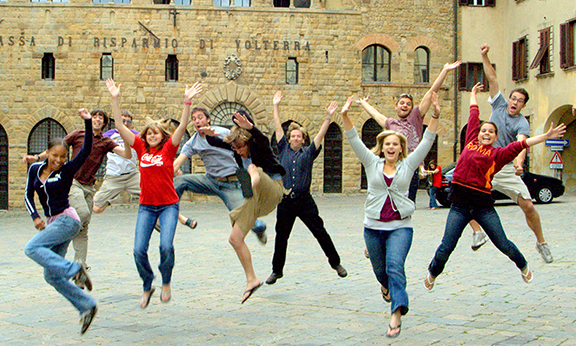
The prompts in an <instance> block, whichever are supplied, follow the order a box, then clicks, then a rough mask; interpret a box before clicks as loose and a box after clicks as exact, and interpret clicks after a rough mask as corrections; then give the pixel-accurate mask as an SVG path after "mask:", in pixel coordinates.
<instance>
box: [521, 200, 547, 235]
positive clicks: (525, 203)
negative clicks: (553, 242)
mask: <svg viewBox="0 0 576 346" xmlns="http://www.w3.org/2000/svg"><path fill="white" fill-rule="evenodd" d="M518 205H519V206H520V208H521V209H522V211H523V212H524V215H525V216H526V223H527V224H528V227H530V229H532V232H534V235H535V236H536V240H538V243H540V244H543V243H545V242H546V240H545V239H544V234H542V224H541V223H540V215H539V214H538V212H537V211H536V208H534V204H533V203H532V201H531V200H528V199H524V198H522V196H518Z"/></svg>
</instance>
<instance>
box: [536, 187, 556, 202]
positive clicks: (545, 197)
mask: <svg viewBox="0 0 576 346" xmlns="http://www.w3.org/2000/svg"><path fill="white" fill-rule="evenodd" d="M553 198H554V196H553V195H552V190H550V188H549V187H548V186H543V187H541V188H540V190H538V193H537V194H536V201H537V202H538V203H544V204H546V203H550V202H552V199H553Z"/></svg>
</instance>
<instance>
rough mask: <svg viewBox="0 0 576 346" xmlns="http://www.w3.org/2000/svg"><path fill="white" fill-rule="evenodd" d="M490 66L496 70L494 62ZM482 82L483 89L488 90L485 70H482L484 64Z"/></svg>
mask: <svg viewBox="0 0 576 346" xmlns="http://www.w3.org/2000/svg"><path fill="white" fill-rule="evenodd" d="M492 68H494V71H496V64H492ZM482 84H484V91H490V82H489V81H488V78H487V77H486V72H484V66H482Z"/></svg>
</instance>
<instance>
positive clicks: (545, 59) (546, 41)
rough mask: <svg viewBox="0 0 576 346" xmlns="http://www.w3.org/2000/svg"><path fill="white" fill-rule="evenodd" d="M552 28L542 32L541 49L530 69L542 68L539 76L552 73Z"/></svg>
mask: <svg viewBox="0 0 576 346" xmlns="http://www.w3.org/2000/svg"><path fill="white" fill-rule="evenodd" d="M550 34H551V28H546V29H544V30H541V31H540V48H538V52H537V53H536V56H535V57H534V60H532V64H530V69H531V70H532V69H534V68H536V67H538V66H539V67H540V71H539V72H540V73H539V74H545V73H549V72H551V69H550V58H551V55H550V50H551V49H550V48H551V44H552V40H550Z"/></svg>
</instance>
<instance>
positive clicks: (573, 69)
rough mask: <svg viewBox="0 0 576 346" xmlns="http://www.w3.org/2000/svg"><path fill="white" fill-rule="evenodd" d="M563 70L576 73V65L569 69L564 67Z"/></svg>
mask: <svg viewBox="0 0 576 346" xmlns="http://www.w3.org/2000/svg"><path fill="white" fill-rule="evenodd" d="M562 70H563V71H575V70H576V65H572V66H568V67H563V68H562Z"/></svg>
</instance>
